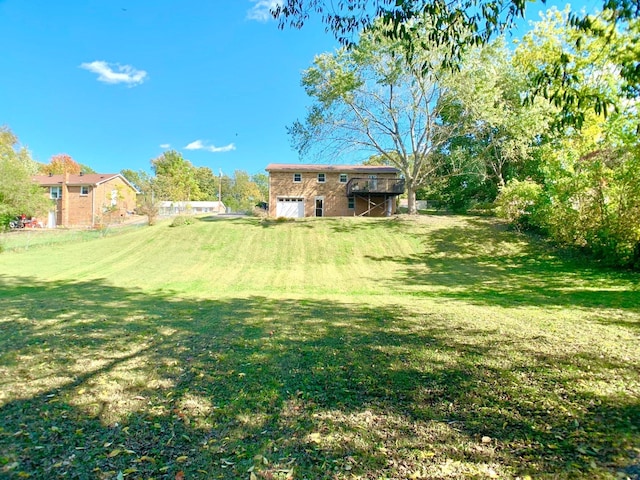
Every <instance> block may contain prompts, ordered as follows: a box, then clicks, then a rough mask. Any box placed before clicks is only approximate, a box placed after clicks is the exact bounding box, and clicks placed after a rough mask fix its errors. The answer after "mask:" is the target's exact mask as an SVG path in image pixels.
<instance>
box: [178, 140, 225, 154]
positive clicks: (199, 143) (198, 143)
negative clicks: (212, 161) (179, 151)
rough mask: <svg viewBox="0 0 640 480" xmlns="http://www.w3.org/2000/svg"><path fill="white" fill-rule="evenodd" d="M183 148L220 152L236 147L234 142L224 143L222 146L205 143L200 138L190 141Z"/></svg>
mask: <svg viewBox="0 0 640 480" xmlns="http://www.w3.org/2000/svg"><path fill="white" fill-rule="evenodd" d="M184 148H185V150H206V151H207V152H213V153H220V152H231V151H232V150H235V149H236V146H235V144H233V143H230V144H229V145H225V146H224V147H216V146H215V145H205V143H204V142H203V141H202V140H196V141H194V142H191V143H190V144H189V145H187V146H186V147H184Z"/></svg>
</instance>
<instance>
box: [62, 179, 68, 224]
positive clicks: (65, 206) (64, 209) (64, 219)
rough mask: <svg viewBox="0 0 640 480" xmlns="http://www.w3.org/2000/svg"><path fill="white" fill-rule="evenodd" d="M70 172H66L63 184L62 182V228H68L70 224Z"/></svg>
mask: <svg viewBox="0 0 640 480" xmlns="http://www.w3.org/2000/svg"><path fill="white" fill-rule="evenodd" d="M68 183H69V172H64V176H63V182H62V202H61V210H62V226H63V227H66V226H68V224H69V187H68Z"/></svg>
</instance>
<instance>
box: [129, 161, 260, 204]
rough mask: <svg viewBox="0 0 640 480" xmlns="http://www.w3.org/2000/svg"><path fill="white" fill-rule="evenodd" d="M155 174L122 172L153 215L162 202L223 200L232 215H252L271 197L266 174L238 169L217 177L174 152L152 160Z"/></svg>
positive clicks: (131, 171)
mask: <svg viewBox="0 0 640 480" xmlns="http://www.w3.org/2000/svg"><path fill="white" fill-rule="evenodd" d="M151 169H152V172H153V173H152V174H149V173H148V172H146V171H144V170H139V171H134V170H130V169H125V170H122V172H121V173H122V175H123V176H124V177H125V178H126V179H127V180H129V181H130V182H131V183H132V184H133V185H135V186H136V187H137V188H138V190H139V191H140V192H141V195H140V199H139V203H140V207H141V209H142V212H143V213H145V214H147V215H148V214H149V213H150V212H151V213H152V212H153V210H154V209H155V208H156V206H157V202H159V201H163V200H166V201H172V202H182V201H186V202H189V201H215V200H221V201H222V203H224V205H225V206H226V207H227V208H229V209H230V210H231V211H233V212H251V211H253V209H254V208H255V207H256V205H259V204H261V203H264V202H266V201H267V199H268V196H269V182H268V177H267V175H266V174H263V173H258V174H254V175H250V174H248V173H247V172H245V171H244V170H235V171H234V172H233V174H232V175H231V176H229V175H226V174H223V173H222V172H219V174H217V175H216V174H215V173H214V172H213V170H212V169H211V168H209V167H197V166H194V165H193V164H192V163H191V162H189V161H188V160H186V159H185V158H184V157H183V156H182V154H180V153H179V152H177V151H175V150H168V151H166V152H164V153H163V154H162V155H160V156H159V157H157V158H155V159H153V160H151Z"/></svg>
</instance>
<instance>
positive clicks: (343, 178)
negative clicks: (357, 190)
mask: <svg viewBox="0 0 640 480" xmlns="http://www.w3.org/2000/svg"><path fill="white" fill-rule="evenodd" d="M340 183H347V174H346V173H341V174H340Z"/></svg>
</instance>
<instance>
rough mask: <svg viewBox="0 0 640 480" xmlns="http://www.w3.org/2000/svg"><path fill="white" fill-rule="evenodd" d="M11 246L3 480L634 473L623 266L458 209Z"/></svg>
mask: <svg viewBox="0 0 640 480" xmlns="http://www.w3.org/2000/svg"><path fill="white" fill-rule="evenodd" d="M17 235H22V234H15V233H12V234H9V235H7V236H6V237H5V239H4V242H5V245H7V244H9V243H10V242H11V246H12V247H11V248H12V249H15V250H12V251H9V250H6V251H5V252H4V253H2V254H0V477H1V478H10V479H13V478H38V479H56V478H75V479H93V478H95V479H117V478H126V479H138V478H141V479H150V478H154V479H171V480H174V479H175V480H179V479H181V478H184V479H187V480H189V479H209V478H229V479H231V478H243V479H249V480H259V479H288V478H291V479H317V478H327V479H383V478H394V479H406V478H416V479H418V478H433V479H440V478H514V479H515V478H520V479H525V478H529V477H530V478H603V479H605V478H611V479H615V478H631V479H633V478H638V476H640V342H639V340H640V285H639V284H640V276H639V275H638V274H637V273H636V274H634V273H624V272H622V273H621V272H616V271H612V270H605V269H602V268H599V267H598V266H596V265H593V264H589V263H588V262H587V261H585V260H583V259H580V258H569V257H566V256H563V255H560V254H558V253H557V252H554V251H553V250H551V249H550V248H549V247H548V246H546V245H545V244H544V243H542V242H537V241H535V240H531V239H528V238H527V237H524V236H521V235H518V234H515V233H512V232H509V231H507V230H506V229H505V228H504V227H503V226H501V224H500V223H498V222H497V221H495V220H492V219H489V218H473V217H456V216H425V217H421V218H419V219H417V220H413V219H412V220H408V219H402V218H400V219H354V218H344V219H309V220H306V221H296V222H268V221H260V220H259V219H228V220H212V219H206V218H203V219H200V220H198V221H196V222H195V223H194V224H192V225H185V226H181V227H177V228H171V227H169V224H168V223H161V224H159V225H157V226H154V227H149V228H131V229H128V230H123V231H119V232H117V233H116V234H107V235H106V236H100V237H98V236H96V237H95V238H93V237H87V236H78V237H69V238H68V239H66V240H65V241H55V242H53V241H51V242H48V241H46V238H45V237H42V239H41V241H39V242H38V243H37V244H35V243H31V244H30V248H29V249H27V250H25V249H24V248H22V249H21V248H19V246H20V245H19V244H20V239H19V237H18V236H17ZM23 238H24V237H23Z"/></svg>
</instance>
